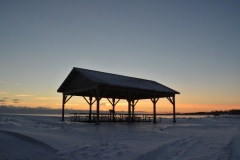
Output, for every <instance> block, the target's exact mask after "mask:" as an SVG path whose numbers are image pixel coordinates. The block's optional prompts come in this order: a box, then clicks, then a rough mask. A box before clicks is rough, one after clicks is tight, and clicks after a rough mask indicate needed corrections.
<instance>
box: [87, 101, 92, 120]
mask: <svg viewBox="0 0 240 160" xmlns="http://www.w3.org/2000/svg"><path fill="white" fill-rule="evenodd" d="M88 121H89V122H91V121H92V97H89V117H88Z"/></svg>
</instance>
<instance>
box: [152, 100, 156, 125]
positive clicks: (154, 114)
mask: <svg viewBox="0 0 240 160" xmlns="http://www.w3.org/2000/svg"><path fill="white" fill-rule="evenodd" d="M153 123H156V98H155V97H154V102H153Z"/></svg>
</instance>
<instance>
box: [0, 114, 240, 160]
mask: <svg viewBox="0 0 240 160" xmlns="http://www.w3.org/2000/svg"><path fill="white" fill-rule="evenodd" d="M0 157H1V158H0V159H84V160H85V159H86V160H88V159H94V160H95V159H100V160H101V159H102V160H103V159H114V160H115V159H124V160H131V159H136V160H145V159H146V160H154V159H166V160H169V159H179V160H181V159H182V160H186V159H194V160H195V159H203V160H207V159H209V160H210V159H211V160H214V159H216V160H217V159H219V160H222V159H223V160H225V159H236V160H237V159H240V118H202V119H177V123H175V124H174V123H172V119H162V122H158V123H157V124H152V123H131V124H128V123H101V124H100V125H94V124H88V123H77V122H69V121H68V120H66V121H65V122H61V121H60V118H59V117H46V116H35V117H34V116H14V115H0Z"/></svg>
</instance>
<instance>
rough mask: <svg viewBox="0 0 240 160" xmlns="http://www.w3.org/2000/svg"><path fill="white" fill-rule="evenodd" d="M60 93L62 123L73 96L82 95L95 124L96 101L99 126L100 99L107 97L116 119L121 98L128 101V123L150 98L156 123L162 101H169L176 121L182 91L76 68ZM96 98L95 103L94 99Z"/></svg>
mask: <svg viewBox="0 0 240 160" xmlns="http://www.w3.org/2000/svg"><path fill="white" fill-rule="evenodd" d="M57 92H60V93H62V94H63V99H62V121H64V109H65V104H66V103H67V101H68V100H70V98H71V97H72V96H82V97H83V98H84V99H85V100H86V102H87V103H88V104H89V121H90V122H91V121H92V119H91V115H92V105H93V104H94V103H95V102H96V106H97V107H96V124H99V122H100V121H99V119H100V118H99V115H100V100H101V99H102V98H107V100H108V101H109V103H110V104H111V105H112V116H113V117H114V114H115V106H116V105H117V103H118V102H119V100H120V99H124V100H127V102H128V118H127V120H128V122H129V123H130V122H132V117H134V109H135V106H136V104H137V102H138V101H139V100H141V99H150V100H151V101H152V103H153V123H156V104H157V102H158V100H159V99H160V98H167V99H168V100H169V102H170V103H171V104H172V105H173V122H176V117H175V107H176V106H175V95H176V94H180V93H179V92H177V91H175V90H173V89H171V88H168V87H166V86H164V85H162V84H160V83H157V82H155V81H151V80H145V79H140V78H134V77H127V76H122V75H116V74H111V73H105V72H99V71H93V70H87V69H82V68H76V67H74V68H73V69H72V71H71V72H70V73H69V75H68V76H67V78H66V79H65V80H64V82H63V83H62V85H61V86H60V87H59V89H58V90H57ZM93 99H94V100H93Z"/></svg>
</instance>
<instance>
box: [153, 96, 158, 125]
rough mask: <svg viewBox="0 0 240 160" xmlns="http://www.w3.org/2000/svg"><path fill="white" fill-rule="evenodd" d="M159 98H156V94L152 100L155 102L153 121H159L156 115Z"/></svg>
mask: <svg viewBox="0 0 240 160" xmlns="http://www.w3.org/2000/svg"><path fill="white" fill-rule="evenodd" d="M158 100H159V98H156V96H155V95H154V98H151V101H152V102H153V123H157V118H156V117H157V116H156V104H157V101H158Z"/></svg>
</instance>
